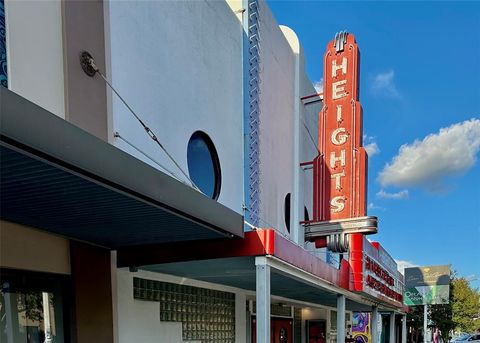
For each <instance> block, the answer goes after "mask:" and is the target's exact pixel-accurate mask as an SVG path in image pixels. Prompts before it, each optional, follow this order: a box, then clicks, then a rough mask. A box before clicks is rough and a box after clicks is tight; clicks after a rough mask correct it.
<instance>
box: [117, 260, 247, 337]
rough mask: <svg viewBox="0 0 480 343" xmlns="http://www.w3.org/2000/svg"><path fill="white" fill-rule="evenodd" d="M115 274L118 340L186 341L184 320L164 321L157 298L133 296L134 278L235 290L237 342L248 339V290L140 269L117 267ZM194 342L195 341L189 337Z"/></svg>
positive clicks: (232, 291)
mask: <svg viewBox="0 0 480 343" xmlns="http://www.w3.org/2000/svg"><path fill="white" fill-rule="evenodd" d="M113 272H114V273H116V275H115V283H116V291H115V292H114V294H115V295H116V297H117V299H116V301H115V299H114V301H115V303H116V317H117V318H118V322H117V329H118V343H132V342H142V343H182V342H183V340H182V323H180V322H178V323H176V322H163V321H160V305H159V303H158V302H156V301H142V300H135V299H134V298H133V278H134V277H139V278H145V279H149V280H158V281H164V282H171V283H179V284H183V285H189V286H195V287H202V288H208V289H214V290H220V291H225V292H230V293H235V342H246V333H247V329H246V306H245V303H246V294H245V292H244V291H242V290H240V289H237V288H232V287H224V286H221V285H217V284H211V283H207V282H202V281H195V280H190V279H185V278H179V277H175V276H172V275H165V274H160V273H153V272H147V271H142V270H140V271H138V272H136V273H131V272H129V271H128V270H124V269H116V271H115V270H114V271H113ZM188 342H191V343H194V342H195V341H188Z"/></svg>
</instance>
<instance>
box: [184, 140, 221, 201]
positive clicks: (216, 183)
mask: <svg viewBox="0 0 480 343" xmlns="http://www.w3.org/2000/svg"><path fill="white" fill-rule="evenodd" d="M187 163H188V173H189V174H190V178H191V179H192V181H193V182H194V183H195V185H197V187H198V188H200V190H201V191H202V192H203V193H204V194H205V195H206V196H208V197H210V198H212V199H215V200H217V199H218V196H219V195H220V185H221V182H222V177H221V172H220V162H219V159H218V155H217V150H216V149H215V146H214V145H213V142H212V140H211V139H210V137H208V135H207V134H206V133H205V132H202V131H196V132H194V133H193V135H192V137H190V140H189V141H188V147H187Z"/></svg>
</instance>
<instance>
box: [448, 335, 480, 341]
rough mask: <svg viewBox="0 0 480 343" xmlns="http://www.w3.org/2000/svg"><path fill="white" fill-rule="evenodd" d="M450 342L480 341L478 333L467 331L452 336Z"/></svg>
mask: <svg viewBox="0 0 480 343" xmlns="http://www.w3.org/2000/svg"><path fill="white" fill-rule="evenodd" d="M450 342H451V343H461V342H465V343H466V342H468V343H480V334H478V333H475V334H469V333H462V334H460V335H458V336H457V337H454V338H452V340H451V341H450Z"/></svg>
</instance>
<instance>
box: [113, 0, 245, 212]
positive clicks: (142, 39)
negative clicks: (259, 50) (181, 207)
mask: <svg viewBox="0 0 480 343" xmlns="http://www.w3.org/2000/svg"><path fill="white" fill-rule="evenodd" d="M107 15H108V20H107V23H109V29H107V30H106V32H109V37H108V38H107V39H106V41H107V42H109V44H110V51H109V52H107V56H108V55H109V56H110V61H109V62H107V64H108V63H109V64H110V70H109V75H110V76H111V79H112V81H113V85H114V87H116V88H117V90H118V91H119V92H120V94H122V96H123V97H124V98H125V100H126V101H127V102H128V103H129V104H130V105H131V107H132V108H133V109H135V111H136V112H137V113H138V114H139V116H141V118H142V119H143V120H144V121H145V123H146V124H147V125H148V126H149V127H150V128H151V129H152V130H153V131H154V132H155V133H156V135H157V136H158V138H159V140H160V141H161V142H162V143H163V144H164V146H165V148H166V149H167V150H168V151H169V152H170V153H171V155H172V156H173V157H174V158H175V160H176V161H177V162H178V163H179V164H180V165H181V167H182V168H183V169H184V170H185V171H186V170H187V143H188V141H189V139H190V137H191V135H192V134H193V133H194V132H195V131H197V130H201V131H204V132H205V133H207V134H208V135H209V137H210V138H211V139H212V141H213V143H214V145H215V147H216V150H217V152H218V155H219V160H220V166H221V172H222V188H221V192H220V197H219V202H221V203H222V204H224V205H226V206H228V207H230V208H232V209H233V210H235V211H237V212H242V203H243V136H242V130H243V126H242V125H243V83H242V80H243V74H242V40H243V28H242V25H241V22H240V21H239V20H238V18H237V16H236V14H235V13H233V11H232V9H231V8H230V7H229V6H228V4H227V3H226V2H213V3H209V2H207V1H185V2H177V1H172V2H170V1H150V2H126V1H111V2H110V3H109V6H108V13H107ZM107 50H108V48H107ZM112 99H113V106H112V129H113V131H116V132H118V133H119V134H120V135H121V137H123V138H124V139H126V140H127V141H129V142H130V143H132V145H134V146H135V147H136V148H138V150H141V151H142V152H144V153H145V154H147V155H148V156H150V157H151V158H153V159H154V160H155V161H157V162H159V164H161V165H163V166H164V167H166V168H167V169H168V170H171V171H172V172H173V173H174V174H176V176H177V177H178V178H181V179H185V177H182V173H181V172H180V171H179V170H178V169H177V168H176V167H175V166H174V165H173V164H172V163H171V162H170V160H169V159H168V158H167V157H166V155H165V153H164V152H163V151H162V150H161V149H160V148H159V147H158V146H157V145H156V144H155V143H153V142H152V141H151V140H150V138H149V137H148V136H147V135H146V133H145V131H144V130H143V128H142V127H141V126H140V125H139V124H138V122H137V121H136V120H135V119H134V118H133V116H132V115H131V114H130V113H129V112H128V111H127V109H126V108H125V106H124V105H123V104H121V103H120V101H119V100H118V99H117V98H116V97H115V96H113V97H112ZM113 143H114V144H115V145H116V146H118V147H120V148H121V149H124V150H126V151H127V152H129V153H131V154H133V155H135V156H137V157H138V158H140V159H142V160H144V161H145V162H147V163H150V164H152V165H153V166H155V167H157V168H160V169H161V167H159V166H158V165H157V164H155V163H154V162H152V160H150V159H149V158H148V157H146V156H145V155H143V154H142V153H140V152H139V151H137V150H136V149H135V148H133V147H132V146H130V145H129V144H127V143H125V141H123V140H121V139H118V138H117V139H115V140H114V141H113Z"/></svg>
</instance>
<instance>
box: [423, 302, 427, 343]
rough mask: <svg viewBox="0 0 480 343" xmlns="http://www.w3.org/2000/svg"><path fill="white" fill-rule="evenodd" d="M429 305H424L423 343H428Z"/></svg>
mask: <svg viewBox="0 0 480 343" xmlns="http://www.w3.org/2000/svg"><path fill="white" fill-rule="evenodd" d="M427 322H428V305H427V304H425V305H423V343H427V342H428V340H427Z"/></svg>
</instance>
